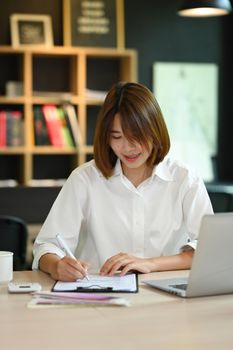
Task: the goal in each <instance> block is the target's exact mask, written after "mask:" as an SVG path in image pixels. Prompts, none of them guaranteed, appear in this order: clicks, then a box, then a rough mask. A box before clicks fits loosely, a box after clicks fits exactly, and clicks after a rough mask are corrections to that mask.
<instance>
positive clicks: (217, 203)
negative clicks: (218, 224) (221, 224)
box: [208, 191, 233, 213]
mask: <svg viewBox="0 0 233 350" xmlns="http://www.w3.org/2000/svg"><path fill="white" fill-rule="evenodd" d="M208 193H209V197H210V200H211V203H212V206H213V209H214V212H215V213H219V212H222V213H223V212H230V211H233V194H231V193H227V192H214V191H208Z"/></svg>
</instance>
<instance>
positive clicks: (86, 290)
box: [76, 285, 113, 293]
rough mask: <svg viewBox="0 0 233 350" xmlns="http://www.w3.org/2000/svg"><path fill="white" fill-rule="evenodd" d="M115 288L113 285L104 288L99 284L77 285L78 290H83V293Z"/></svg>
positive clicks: (103, 291) (107, 290)
mask: <svg viewBox="0 0 233 350" xmlns="http://www.w3.org/2000/svg"><path fill="white" fill-rule="evenodd" d="M112 290H113V289H112V287H106V288H102V287H101V286H97V285H92V286H89V287H77V288H76V291H77V292H81V293H82V292H83V293H92V292H95V293H105V292H111V291H112Z"/></svg>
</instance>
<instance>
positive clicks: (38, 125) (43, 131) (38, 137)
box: [33, 106, 50, 146]
mask: <svg viewBox="0 0 233 350" xmlns="http://www.w3.org/2000/svg"><path fill="white" fill-rule="evenodd" d="M33 114H34V138H35V144H36V145H37V146H46V145H50V141H49V135H48V130H47V127H46V122H45V118H44V114H43V112H42V109H41V107H40V106H35V107H34V108H33Z"/></svg>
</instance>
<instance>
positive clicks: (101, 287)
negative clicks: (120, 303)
mask: <svg viewBox="0 0 233 350" xmlns="http://www.w3.org/2000/svg"><path fill="white" fill-rule="evenodd" d="M88 277H89V281H88V280H87V279H85V278H83V279H82V280H77V281H75V282H62V281H56V282H55V284H54V285H53V287H52V289H51V291H52V292H76V293H137V292H138V275H137V274H136V273H129V274H126V275H125V276H120V275H119V274H115V275H113V276H99V275H88Z"/></svg>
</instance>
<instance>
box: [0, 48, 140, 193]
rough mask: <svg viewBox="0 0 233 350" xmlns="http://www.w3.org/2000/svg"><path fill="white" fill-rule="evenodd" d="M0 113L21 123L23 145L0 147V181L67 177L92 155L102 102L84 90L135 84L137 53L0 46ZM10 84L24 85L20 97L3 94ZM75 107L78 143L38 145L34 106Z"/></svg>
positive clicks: (28, 182)
mask: <svg viewBox="0 0 233 350" xmlns="http://www.w3.org/2000/svg"><path fill="white" fill-rule="evenodd" d="M0 66H1V72H2V73H1V77H0V110H18V111H21V113H22V116H23V117H22V119H23V144H22V145H21V146H17V147H15V146H14V147H13V146H5V147H4V146H3V147H0V180H5V179H14V180H16V181H17V183H18V184H19V185H24V186H29V185H30V183H31V182H32V180H35V179H36V180H43V179H59V178H66V177H67V176H68V175H69V174H70V172H71V171H72V169H74V168H75V167H76V166H78V165H80V164H82V163H84V162H85V161H87V160H88V159H89V158H90V157H91V156H92V153H93V135H94V128H95V121H96V116H97V113H98V110H99V108H100V106H101V104H102V103H103V98H101V97H100V96H99V95H98V94H97V95H96V96H95V94H94V95H92V94H87V89H88V91H89V92H90V90H91V91H92V92H93V91H107V90H108V89H109V88H110V87H111V86H112V84H113V83H115V82H117V81H119V80H124V81H137V53H136V51H135V50H132V49H111V48H109V49H108V48H106V49H105V48H81V47H64V46H54V47H52V48H49V49H48V48H46V49H44V48H43V49H42V48H30V47H19V48H12V47H10V46H1V47H0ZM8 81H18V82H21V83H22V86H23V90H22V95H20V96H13V97H11V96H10V97H9V96H6V93H5V85H6V83H7V82H8ZM64 100H66V101H67V100H69V102H70V103H71V104H72V105H73V106H74V107H75V110H76V113H77V118H78V123H79V127H80V131H81V134H82V144H80V145H79V146H74V147H54V146H36V145H35V140H34V120H33V118H34V115H33V108H34V107H35V106H43V105H45V104H55V105H58V106H59V105H60V104H61V103H62V102H64Z"/></svg>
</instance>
